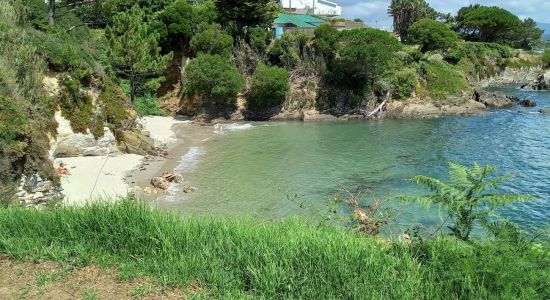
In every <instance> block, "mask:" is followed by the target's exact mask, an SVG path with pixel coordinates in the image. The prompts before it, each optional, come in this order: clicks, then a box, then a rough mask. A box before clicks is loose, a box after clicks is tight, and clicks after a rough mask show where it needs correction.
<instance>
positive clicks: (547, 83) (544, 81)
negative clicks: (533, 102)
mask: <svg viewBox="0 0 550 300" xmlns="http://www.w3.org/2000/svg"><path fill="white" fill-rule="evenodd" d="M521 88H522V89H524V90H528V91H542V90H549V89H550V71H546V72H545V73H541V74H538V75H537V76H536V77H535V79H533V80H532V81H531V82H529V83H526V84H524V85H522V86H521Z"/></svg>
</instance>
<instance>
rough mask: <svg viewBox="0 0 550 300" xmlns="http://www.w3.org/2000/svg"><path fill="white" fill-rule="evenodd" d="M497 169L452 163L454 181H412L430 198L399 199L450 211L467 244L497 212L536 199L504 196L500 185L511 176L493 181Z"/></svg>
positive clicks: (420, 178)
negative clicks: (423, 188)
mask: <svg viewBox="0 0 550 300" xmlns="http://www.w3.org/2000/svg"><path fill="white" fill-rule="evenodd" d="M494 170H495V168H494V167H492V166H481V165H479V164H478V163H475V162H474V163H473V165H472V167H470V168H468V167H466V166H462V165H458V164H454V163H449V177H450V179H451V181H450V182H449V183H444V182H442V181H440V180H438V179H435V178H431V177H427V176H415V177H413V178H412V179H411V180H412V181H415V182H416V183H417V184H419V185H423V186H426V187H427V188H428V189H430V191H431V192H432V193H431V194H430V195H426V196H418V197H399V199H401V200H403V201H414V202H419V203H421V204H424V205H427V206H429V205H432V204H437V205H439V206H440V207H441V208H444V209H446V211H447V214H448V218H449V219H450V220H451V221H452V225H451V226H449V229H450V230H451V234H452V235H454V236H455V237H457V238H458V239H461V240H464V241H467V240H469V238H470V235H471V233H472V230H473V227H474V224H475V223H480V224H482V225H485V224H488V222H489V218H490V217H494V216H495V215H494V211H495V210H496V209H497V208H499V207H502V206H504V205H506V204H509V203H513V202H518V201H527V200H530V199H532V197H529V196H524V195H513V194H503V193H501V192H500V189H499V185H500V184H502V183H504V182H506V181H508V180H509V179H510V178H511V176H510V175H507V176H502V177H496V178H492V179H490V177H491V175H492V174H493V172H494Z"/></svg>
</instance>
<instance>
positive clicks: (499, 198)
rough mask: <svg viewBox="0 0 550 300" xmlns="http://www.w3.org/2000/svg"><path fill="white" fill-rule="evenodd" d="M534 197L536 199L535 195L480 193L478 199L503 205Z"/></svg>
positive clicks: (529, 199)
mask: <svg viewBox="0 0 550 300" xmlns="http://www.w3.org/2000/svg"><path fill="white" fill-rule="evenodd" d="M535 199H536V198H535V197H533V196H529V195H513V194H509V195H504V194H486V195H482V196H481V199H480V200H482V201H487V202H489V203H494V204H499V205H503V204H509V203H513V202H526V201H533V200H535Z"/></svg>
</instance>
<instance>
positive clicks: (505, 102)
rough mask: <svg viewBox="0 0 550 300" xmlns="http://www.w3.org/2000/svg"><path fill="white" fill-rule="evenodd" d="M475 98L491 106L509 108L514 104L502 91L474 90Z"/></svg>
mask: <svg viewBox="0 0 550 300" xmlns="http://www.w3.org/2000/svg"><path fill="white" fill-rule="evenodd" d="M474 96H475V100H476V101H477V102H480V103H483V104H485V106H487V107H491V108H509V107H512V106H514V103H513V102H512V100H511V99H509V98H508V97H507V96H506V95H505V94H504V93H501V92H488V91H484V90H479V91H475V93H474Z"/></svg>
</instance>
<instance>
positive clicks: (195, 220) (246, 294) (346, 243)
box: [0, 201, 550, 299]
mask: <svg viewBox="0 0 550 300" xmlns="http://www.w3.org/2000/svg"><path fill="white" fill-rule="evenodd" d="M0 224H2V226H0V252H1V253H3V254H6V255H9V256H10V257H12V258H15V259H27V260H40V261H44V260H54V261H57V262H62V263H71V264H75V265H78V266H86V265H90V264H94V263H95V264H100V265H101V266H102V267H105V268H107V269H109V268H110V267H114V268H116V269H117V270H118V274H119V276H120V277H121V278H123V279H133V278H140V277H149V278H151V279H153V280H154V281H157V282H159V283H161V284H163V285H166V286H171V287H178V288H181V289H182V290H186V288H188V287H189V283H190V282H198V283H200V286H201V287H203V288H204V290H206V291H208V298H213V299H478V298H481V299H548V298H550V287H549V286H548V278H549V277H550V248H549V246H548V245H547V244H546V243H543V244H540V245H533V244H524V243H522V244H516V243H507V242H505V241H503V240H501V239H495V240H485V241H472V242H470V243H464V242H462V241H459V240H457V239H455V238H450V237H439V238H435V239H433V240H426V241H419V242H414V243H412V244H411V245H408V244H405V243H403V242H399V241H395V242H391V241H384V240H381V239H379V238H369V237H365V236H362V235H358V234H356V233H354V232H349V231H346V230H342V229H337V228H334V227H329V226H320V227H316V226H311V225H306V224H305V223H303V222H301V221H298V220H284V221H276V222H265V221H256V220H250V219H242V218H240V219H235V218H232V219H231V218H229V219H216V218H204V217H190V216H186V217H185V216H182V215H181V214H175V213H174V214H170V213H166V212H161V211H159V210H152V209H151V208H150V207H149V206H146V205H140V204H136V203H135V202H130V201H123V202H117V201H111V204H108V203H103V204H90V205H87V206H85V207H82V208H76V207H60V208H57V209H53V210H37V209H20V208H9V209H0ZM296 282H299V283H300V284H296Z"/></svg>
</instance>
